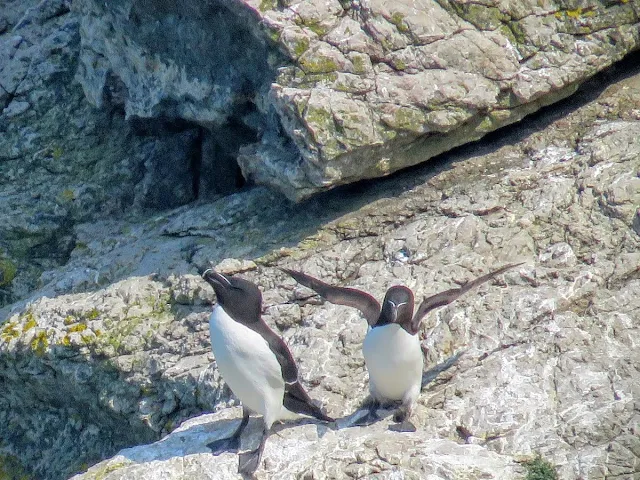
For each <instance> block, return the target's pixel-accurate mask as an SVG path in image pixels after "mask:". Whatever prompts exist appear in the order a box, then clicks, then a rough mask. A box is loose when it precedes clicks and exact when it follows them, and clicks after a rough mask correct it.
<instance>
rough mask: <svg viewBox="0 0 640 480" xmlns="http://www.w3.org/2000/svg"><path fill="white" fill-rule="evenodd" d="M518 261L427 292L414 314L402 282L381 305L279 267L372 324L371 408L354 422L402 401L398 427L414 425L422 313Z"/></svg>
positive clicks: (365, 348)
mask: <svg viewBox="0 0 640 480" xmlns="http://www.w3.org/2000/svg"><path fill="white" fill-rule="evenodd" d="M518 265H522V263H514V264H509V265H505V266H504V267H501V268H499V269H497V270H495V271H493V272H491V273H488V274H486V275H483V276H481V277H479V278H476V279H475V280H472V281H470V282H467V283H465V284H464V285H462V286H461V287H460V288H452V289H450V290H446V291H444V292H440V293H437V294H435V295H432V296H430V297H426V298H425V299H424V300H423V301H422V303H421V304H420V306H419V307H418V310H417V311H416V312H415V315H414V313H413V310H414V298H413V292H412V291H411V290H410V289H409V288H407V287H405V286H402V285H396V286H393V287H391V288H389V289H388V290H387V293H386V295H385V297H384V301H383V303H382V307H380V303H378V301H377V300H376V299H375V298H374V297H372V296H371V295H369V294H368V293H366V292H363V291H361V290H358V289H355V288H348V287H336V286H332V285H329V284H327V283H324V282H322V281H321V280H318V279H317V278H313V277H310V276H309V275H306V274H304V273H301V272H297V271H295V270H289V269H286V268H283V269H282V270H283V271H284V272H286V273H288V274H289V275H291V276H292V277H293V278H294V279H295V280H296V281H297V282H298V283H300V284H301V285H304V286H305V287H308V288H310V289H312V290H314V291H315V292H316V293H318V294H319V295H320V296H321V297H323V298H324V299H326V300H327V301H329V302H331V303H335V304H338V305H346V306H349V307H354V308H357V309H358V310H360V312H362V314H363V316H364V317H365V318H366V320H367V322H368V323H369V326H370V327H371V328H370V329H369V331H368V332H367V335H366V336H365V339H364V342H363V344H362V352H363V354H364V360H365V365H366V366H367V371H368V372H369V391H370V393H371V398H370V402H369V411H368V413H367V415H366V416H365V417H363V418H362V419H361V420H359V421H358V422H357V423H356V424H357V425H368V424H370V423H373V422H375V421H376V420H378V416H377V413H376V410H377V409H378V408H379V407H380V406H381V405H382V406H389V405H392V404H397V403H398V402H400V407H399V408H398V409H397V410H396V412H395V414H394V420H395V421H396V422H398V423H399V424H400V425H397V426H394V427H391V428H392V429H393V430H397V431H415V426H414V425H413V424H412V423H411V422H410V421H409V417H410V416H411V411H412V409H413V405H414V403H415V401H416V400H417V398H418V395H419V394H420V389H421V381H422V370H423V366H424V358H423V353H422V349H421V347H420V338H419V336H418V335H417V333H418V332H419V330H420V323H421V321H422V319H423V318H424V316H425V315H426V314H427V313H428V312H430V311H431V310H433V309H434V308H437V307H441V306H444V305H448V304H449V303H451V302H453V301H454V300H456V299H457V298H458V297H460V296H461V295H462V294H464V293H466V292H468V291H469V290H471V289H472V288H474V287H477V286H479V285H481V284H483V283H485V282H487V281H488V280H490V279H492V278H493V277H495V276H496V275H499V274H501V273H503V272H505V271H507V270H509V269H510V268H513V267H516V266H518Z"/></svg>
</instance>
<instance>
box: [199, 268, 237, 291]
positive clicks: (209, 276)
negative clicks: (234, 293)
mask: <svg viewBox="0 0 640 480" xmlns="http://www.w3.org/2000/svg"><path fill="white" fill-rule="evenodd" d="M202 278H204V279H205V280H206V281H207V282H208V283H209V284H210V285H211V286H212V287H214V288H215V287H216V286H218V287H222V288H228V287H230V286H231V282H230V281H229V279H228V278H227V277H226V276H225V275H223V274H222V273H218V272H216V271H215V270H214V269H213V268H208V269H206V270H205V271H204V273H203V274H202Z"/></svg>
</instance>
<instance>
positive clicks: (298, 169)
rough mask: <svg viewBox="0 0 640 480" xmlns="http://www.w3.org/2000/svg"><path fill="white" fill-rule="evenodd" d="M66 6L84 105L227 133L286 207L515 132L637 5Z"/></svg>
mask: <svg viewBox="0 0 640 480" xmlns="http://www.w3.org/2000/svg"><path fill="white" fill-rule="evenodd" d="M74 9H76V10H78V11H79V12H80V13H81V15H82V24H81V30H80V32H81V38H82V55H81V70H80V72H81V73H80V77H81V81H82V84H83V87H84V89H85V92H86V94H87V96H88V98H89V99H91V100H92V102H93V103H94V104H96V105H103V104H105V101H107V103H108V100H107V99H106V98H105V97H109V93H108V92H110V91H111V89H113V88H117V90H118V91H119V94H118V95H117V101H118V102H124V104H125V108H126V112H127V114H128V115H129V116H136V117H140V118H158V117H163V116H164V117H169V118H181V119H186V120H189V121H192V122H195V123H197V124H199V125H202V126H205V127H206V128H207V129H208V130H209V131H210V132H211V133H212V134H213V135H214V136H216V135H217V134H218V133H217V128H218V127H219V126H221V125H226V124H227V123H229V122H235V123H237V124H242V125H244V127H245V129H246V132H247V134H248V135H247V137H246V138H244V142H243V143H242V145H241V147H240V151H239V156H238V157H237V159H238V162H239V163H240V166H241V167H242V170H243V173H244V175H245V177H247V178H250V179H251V180H253V181H256V182H259V183H264V184H267V185H271V186H273V187H276V188H277V189H278V190H280V191H282V192H284V193H285V194H286V195H287V196H288V197H289V198H292V199H296V200H300V199H302V198H306V197H308V196H309V195H311V194H313V193H316V192H318V191H321V190H325V189H328V188H331V187H335V186H336V185H341V184H345V183H350V182H353V181H356V180H360V179H363V178H375V177H381V176H384V175H387V174H389V173H391V172H394V171H397V170H399V169H401V168H404V167H407V166H410V165H415V164H417V163H420V162H424V161H426V160H427V159H428V158H430V157H432V156H434V155H437V154H439V153H441V152H443V151H446V150H449V149H451V148H453V147H455V146H457V145H460V144H463V143H466V142H469V141H470V140H475V139H478V138H480V137H482V136H483V135H485V134H486V133H487V132H490V131H493V130H495V129H497V128H499V127H502V126H504V125H507V124H510V123H513V122H515V121H518V120H520V119H521V118H522V117H523V116H525V115H526V114H529V113H531V112H533V111H535V110H537V109H538V108H540V107H541V106H543V105H548V104H550V103H553V102H555V101H557V100H558V99H560V98H563V97H566V96H567V95H569V94H571V93H573V92H574V91H575V89H576V88H577V86H578V85H579V84H580V83H582V82H583V81H584V80H585V79H587V78H589V77H591V76H592V75H593V74H594V73H596V72H597V71H599V70H601V69H603V68H605V67H607V66H609V65H611V64H612V63H613V62H615V61H616V60H619V59H620V58H622V57H623V56H624V55H625V54H627V53H628V52H630V51H633V50H635V49H637V48H638V45H639V42H640V35H639V34H638V25H639V23H638V10H639V7H638V4H637V2H627V1H624V2H623V1H619V2H618V1H616V2H600V1H589V2H582V3H575V2H564V1H545V2H538V1H525V2H522V1H513V2H509V1H488V2H481V3H473V2H468V1H458V0H455V1H446V0H445V1H437V2H436V1H418V2H415V1H413V0H411V1H396V2H393V3H392V4H390V3H389V2H383V1H366V2H355V1H354V2H349V1H338V0H330V1H325V2H321V3H318V2H314V1H307V0H303V1H287V2H270V1H266V2H265V1H257V0H244V1H235V2H219V1H214V2H208V3H206V4H203V3H202V2H195V1H191V2H187V3H184V2H183V3H181V4H180V7H177V6H175V7H170V6H167V4H166V3H163V2H145V3H139V2H133V1H131V0H129V1H119V2H108V3H107V4H105V3H104V2H98V1H94V0H81V1H76V2H74ZM213 32H215V34H214V33H213ZM114 85H116V86H117V87H114ZM251 137H253V138H251Z"/></svg>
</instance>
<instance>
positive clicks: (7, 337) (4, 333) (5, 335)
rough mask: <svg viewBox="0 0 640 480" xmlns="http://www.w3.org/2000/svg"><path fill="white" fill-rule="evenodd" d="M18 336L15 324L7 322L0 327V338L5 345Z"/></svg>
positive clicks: (18, 331) (18, 332)
mask: <svg viewBox="0 0 640 480" xmlns="http://www.w3.org/2000/svg"><path fill="white" fill-rule="evenodd" d="M19 336H20V330H19V329H18V324H17V323H16V322H7V323H6V324H5V325H4V326H3V327H2V330H0V338H1V339H2V340H4V341H5V342H7V343H8V342H10V341H11V340H13V339H14V338H18V337H19Z"/></svg>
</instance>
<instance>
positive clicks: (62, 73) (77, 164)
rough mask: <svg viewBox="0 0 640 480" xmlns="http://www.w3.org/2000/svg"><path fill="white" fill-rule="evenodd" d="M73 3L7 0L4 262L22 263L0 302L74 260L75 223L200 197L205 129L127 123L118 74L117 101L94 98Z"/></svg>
mask: <svg viewBox="0 0 640 480" xmlns="http://www.w3.org/2000/svg"><path fill="white" fill-rule="evenodd" d="M70 3H71V2H69V1H66V0H44V1H41V2H33V1H8V2H3V3H2V8H1V12H0V15H1V16H2V18H4V21H5V24H4V25H5V26H4V28H2V29H0V30H1V33H0V198H1V199H2V202H1V203H2V208H0V264H3V263H8V262H10V263H11V264H12V265H14V267H15V271H14V275H12V278H11V280H10V281H8V280H7V277H5V278H4V279H2V276H0V306H2V305H5V304H6V303H10V302H13V301H15V300H16V299H19V298H23V297H24V296H26V295H27V294H28V293H29V292H30V291H33V290H34V289H35V288H37V287H38V286H39V285H40V286H41V285H42V283H41V279H40V276H41V274H42V272H43V271H46V270H48V269H51V268H55V267H57V266H59V265H61V264H64V263H65V262H66V261H67V260H68V258H69V255H70V252H71V250H72V249H73V248H74V245H76V246H77V245H78V243H77V241H76V240H77V238H76V236H75V232H74V227H75V225H77V224H78V223H85V222H90V221H92V220H96V219H102V218H104V217H110V216H113V215H121V214H123V213H124V212H131V211H132V210H136V209H143V208H156V209H157V208H168V207H171V208H173V207H176V206H179V205H182V204H184V203H187V202H190V201H192V200H193V199H194V198H195V195H194V178H193V169H192V160H193V159H192V158H191V157H192V156H193V155H194V154H195V153H196V151H197V150H198V139H199V129H198V128H196V127H194V126H193V125H184V124H182V125H177V124H172V123H170V122H169V124H168V125H167V122H154V121H150V120H147V121H145V122H144V125H143V126H141V125H139V124H135V123H134V122H125V119H124V112H122V111H121V107H118V105H119V104H118V102H117V96H118V94H120V92H118V88H117V87H118V83H117V82H116V81H113V82H112V83H111V84H110V90H109V92H108V94H109V98H110V99H111V100H112V103H113V104H114V105H115V106H114V107H113V108H105V109H102V110H95V109H94V108H93V107H91V105H89V103H88V102H87V101H86V100H85V99H84V96H83V93H82V88H81V86H80V84H79V83H77V82H76V81H75V80H74V79H75V75H76V71H77V67H78V59H79V53H80V35H79V19H78V17H77V15H76V14H75V13H72V12H70ZM195 183H197V181H196V182H195ZM210 198H214V197H213V196H210ZM0 270H4V268H1V267H0Z"/></svg>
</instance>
